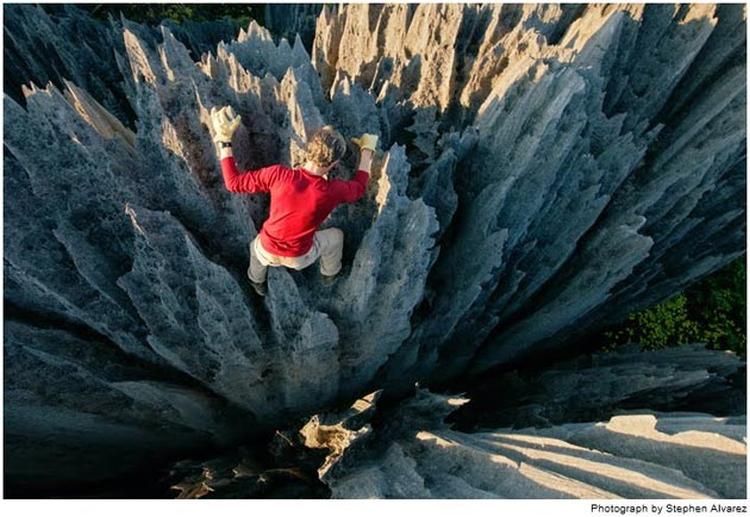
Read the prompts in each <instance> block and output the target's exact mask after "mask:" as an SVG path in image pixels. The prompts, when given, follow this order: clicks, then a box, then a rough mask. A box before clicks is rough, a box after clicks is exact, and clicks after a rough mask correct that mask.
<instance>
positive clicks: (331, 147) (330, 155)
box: [305, 126, 346, 167]
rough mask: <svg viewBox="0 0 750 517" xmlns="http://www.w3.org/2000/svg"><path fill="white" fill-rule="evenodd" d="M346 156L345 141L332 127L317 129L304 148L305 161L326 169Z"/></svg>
mask: <svg viewBox="0 0 750 517" xmlns="http://www.w3.org/2000/svg"><path fill="white" fill-rule="evenodd" d="M344 154H346V140H344V137H343V136H341V133H339V132H338V131H336V129H334V127H333V126H322V127H319V128H318V129H317V130H316V131H315V133H313V135H312V137H311V138H310V140H309V141H308V142H307V145H306V146H305V159H306V160H309V161H311V162H312V163H314V164H315V165H319V166H321V167H328V166H329V165H331V164H332V163H333V162H335V161H336V160H339V159H341V158H342V157H343V156H344Z"/></svg>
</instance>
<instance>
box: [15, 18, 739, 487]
mask: <svg viewBox="0 0 750 517" xmlns="http://www.w3.org/2000/svg"><path fill="white" fill-rule="evenodd" d="M4 12H5V13H6V16H5V37H6V41H11V43H12V44H11V45H6V54H5V58H6V61H5V62H6V67H7V68H6V70H10V73H9V74H8V73H6V77H7V76H8V75H10V77H11V79H10V81H11V83H10V86H8V83H6V95H5V97H4V106H3V110H4V115H5V118H4V132H5V141H4V145H5V153H4V156H5V167H4V171H5V225H4V230H5V234H4V249H5V255H4V274H5V292H4V298H5V308H6V336H5V340H6V347H5V354H6V362H5V364H6V371H5V378H6V383H7V384H8V385H10V386H13V387H14V388H13V389H12V390H9V391H8V390H6V399H5V404H6V419H5V425H6V446H7V447H8V448H7V449H6V450H7V451H9V452H8V454H7V456H6V459H7V464H8V465H9V467H8V469H9V472H19V473H20V472H23V473H24V476H26V478H25V479H28V480H32V481H33V480H34V478H35V476H37V475H38V476H40V477H41V476H42V475H43V474H44V473H49V472H51V471H50V470H49V465H48V462H49V461H52V459H51V458H52V456H55V455H56V452H55V451H58V450H61V449H62V448H65V447H66V444H69V443H70V439H71V436H73V435H75V438H76V439H77V440H78V441H77V443H78V447H79V448H84V449H86V448H87V447H88V445H91V449H90V450H94V449H93V447H94V446H95V445H97V444H99V445H101V446H102V447H111V446H113V444H114V443H115V442H116V443H117V444H118V447H122V449H123V450H134V451H140V453H139V454H130V455H129V456H128V457H127V458H125V459H123V462H122V463H121V464H120V465H121V467H122V469H123V470H125V469H127V468H129V467H134V466H135V465H136V464H137V463H139V462H140V461H141V459H142V458H144V457H146V456H149V454H150V452H149V451H152V450H154V447H158V448H163V450H164V451H165V452H169V453H175V454H176V453H178V452H179V451H180V450H182V448H183V447H191V446H196V447H197V446H199V445H200V444H204V443H207V442H208V443H214V444H216V443H222V441H224V440H227V439H230V438H226V437H227V436H230V437H231V436H232V435H236V434H245V433H253V432H258V431H261V430H266V429H269V428H272V427H273V426H278V425H284V424H287V423H289V422H291V421H292V419H294V418H298V417H302V416H304V415H309V414H310V413H312V412H316V411H319V410H321V409H322V408H325V407H329V406H331V405H332V404H336V403H340V402H342V401H348V400H352V399H353V398H356V397H358V396H362V395H364V394H365V393H368V392H370V391H372V390H375V389H379V388H386V387H387V388H395V389H397V390H399V389H408V388H409V387H411V386H412V384H413V383H414V382H415V381H420V382H422V383H423V384H424V385H429V384H430V383H431V382H435V381H443V380H446V379H455V378H457V377H460V376H463V375H466V374H476V373H481V372H485V371H486V370H488V369H490V368H492V367H495V366H498V365H507V364H509V363H511V362H513V361H516V360H519V359H521V358H523V357H541V356H543V354H544V353H545V350H546V349H549V348H553V347H554V348H556V349H557V350H565V349H570V350H573V349H574V346H573V345H574V343H575V340H577V339H579V338H580V337H581V336H583V335H585V333H587V332H591V331H593V330H595V329H597V328H599V327H601V326H602V325H606V324H608V323H611V322H613V321H617V320H618V319H620V318H623V317H624V316H625V315H626V314H627V313H628V312H629V311H632V310H635V309H639V308H641V307H644V306H646V305H648V304H650V303H653V302H656V301H659V300H661V299H663V298H664V297H666V296H668V295H670V294H673V293H674V292H676V291H679V290H680V289H682V288H683V287H685V286H686V285H688V284H689V283H690V282H692V281H694V280H696V279H698V278H700V277H701V276H703V275H705V274H708V273H710V272H712V271H713V270H715V269H717V268H719V267H721V266H722V265H723V264H725V263H727V262H729V261H730V260H732V259H734V258H735V257H737V256H738V255H740V254H741V253H742V252H743V250H744V242H745V241H744V232H745V227H744V220H745V206H744V198H743V197H742V195H741V194H742V193H743V192H744V189H745V173H744V171H745V162H746V156H745V140H746V120H745V105H746V84H745V69H746V63H745V61H746V56H745V40H746V34H745V24H744V17H745V12H744V9H743V7H742V6H739V5H727V6H719V7H717V6H713V5H705V4H701V5H694V6H689V5H681V6H666V5H655V6H644V5H637V6H626V5H609V6H590V7H586V8H581V7H574V6H565V7H558V6H544V5H534V6H518V5H456V4H452V5H420V6H416V5H385V6H383V5H349V6H343V7H341V9H340V10H337V11H335V12H331V11H330V10H328V9H327V8H324V9H323V11H322V12H321V14H320V16H319V18H318V22H317V26H316V36H315V41H314V45H313V51H312V57H311V56H310V55H309V54H308V53H307V51H306V50H305V47H304V45H303V44H302V41H301V39H300V38H299V37H297V38H295V40H294V42H292V44H290V43H289V41H288V40H286V39H280V40H278V43H277V42H276V41H274V39H273V37H272V35H271V33H270V32H269V31H267V30H266V29H264V28H262V27H260V26H258V25H257V24H256V23H254V22H253V23H251V24H250V26H249V27H248V28H247V29H246V30H242V31H241V32H240V33H239V35H238V36H237V38H236V39H234V40H232V41H224V42H222V43H219V44H218V45H217V46H216V47H215V49H214V50H212V51H211V52H209V53H204V54H202V55H200V57H199V56H198V55H197V52H195V50H194V49H195V48H198V49H199V50H201V49H202V48H203V46H205V45H206V41H209V40H210V37H209V36H205V37H204V36H202V35H201V31H202V30H203V29H201V28H200V27H199V26H192V27H181V30H182V34H181V36H180V37H181V39H182V41H184V42H188V45H193V46H194V49H193V50H194V51H193V53H192V54H191V51H190V50H191V49H190V48H188V47H187V46H186V45H185V44H184V43H183V42H181V41H180V39H178V38H177V37H176V34H175V33H174V31H172V30H170V28H169V27H167V26H162V27H161V28H160V30H159V32H158V33H156V32H155V31H154V30H153V29H152V28H149V27H144V26H140V25H138V24H135V23H132V22H130V21H128V20H125V19H121V20H119V21H113V20H111V21H110V23H109V24H108V25H107V24H104V23H99V22H95V21H93V20H89V19H85V18H84V17H83V15H82V14H81V12H80V11H78V10H70V11H69V12H68V13H67V16H66V17H63V18H60V19H58V18H50V17H48V16H46V15H44V14H43V12H42V11H41V10H39V9H38V8H33V7H30V6H5V7H4ZM39 34H41V35H43V38H42V40H39V39H38V38H37V37H35V36H33V35H39ZM207 34H208V33H207ZM39 41H43V42H44V45H39V44H38V42H39ZM79 42H80V44H79ZM190 42H193V43H190ZM212 49H213V47H212ZM29 80H33V81H36V82H38V83H39V85H36V84H31V85H25V87H24V89H23V96H24V99H23V100H24V102H23V103H20V102H19V100H20V99H19V96H18V95H15V94H14V93H13V91H8V90H9V88H10V89H11V90H12V88H11V87H13V88H14V87H15V86H17V85H18V84H26V82H27V81H29ZM14 81H15V82H14ZM48 81H51V82H48ZM14 85H15V86H14ZM226 104H230V105H232V106H233V107H234V109H235V110H236V111H237V112H238V113H239V114H241V115H242V120H243V125H242V126H241V127H240V129H239V130H238V132H237V134H236V137H235V142H234V144H235V155H236V156H237V159H238V163H239V166H240V167H242V168H253V167H259V166H262V165H267V164H269V163H273V162H284V163H287V164H295V163H297V162H298V160H299V159H300V157H301V149H302V146H303V145H304V142H305V140H306V138H307V136H308V135H309V134H310V133H311V131H313V130H314V129H315V128H317V127H318V126H320V125H322V124H324V123H333V124H335V125H336V126H337V127H339V128H340V130H341V131H342V133H343V134H344V135H345V136H347V137H352V136H355V135H356V134H359V133H361V132H363V131H369V132H375V133H378V134H379V135H380V136H381V142H382V149H383V151H382V152H378V153H377V156H376V160H375V164H374V170H373V174H372V178H371V181H370V185H369V187H368V191H367V194H366V197H365V199H364V200H363V201H360V202H359V203H357V204H356V205H353V206H344V207H341V208H340V209H339V210H337V211H336V212H335V213H334V214H332V216H331V218H330V220H329V221H328V222H327V223H326V224H330V225H335V226H338V227H341V228H342V229H343V230H344V231H345V234H346V242H345V267H344V269H343V271H342V273H341V274H340V278H339V279H338V281H337V283H336V284H335V285H334V286H333V287H332V288H329V287H326V286H323V285H321V283H320V281H319V275H318V273H317V271H315V268H310V269H309V270H306V271H303V272H290V271H286V270H279V269H274V270H272V271H271V272H270V274H269V296H267V297H266V298H265V299H263V300H260V299H258V298H257V297H255V295H254V294H252V293H251V291H250V290H249V289H248V286H247V281H246V278H245V268H246V262H247V253H248V250H247V243H248V242H249V240H250V239H252V238H253V237H254V236H255V234H256V231H257V229H258V228H260V225H261V224H262V221H263V219H264V218H265V213H266V206H267V198H264V197H263V196H237V195H230V194H229V193H228V192H226V190H225V189H224V188H223V184H222V182H221V178H220V174H219V167H218V162H217V159H216V156H215V153H214V149H213V145H212V143H211V135H210V130H209V129H208V125H209V124H208V121H209V117H208V111H209V110H210V108H212V107H214V106H221V105H226ZM351 150H352V151H354V148H353V147H352V149H351ZM354 154H355V153H354V152H350V153H349V155H348V157H347V159H346V160H345V162H344V163H343V164H342V166H341V167H340V171H339V174H340V175H342V176H344V177H350V176H351V174H352V173H353V169H354V167H355V163H354V160H355V157H354ZM84 344H85V347H86V349H87V350H88V352H87V354H88V355H81V354H80V353H78V352H75V350H80V349H81V348H82V347H84ZM16 358H19V359H16ZM71 361H72V363H73V365H74V366H71V365H69V363H70V362H71ZM131 361H133V362H136V363H137V364H138V365H141V366H139V367H138V368H135V369H132V370H129V371H128V374H127V375H124V374H121V373H119V372H117V374H116V375H115V373H112V372H110V368H111V369H113V370H117V369H118V368H119V367H120V366H125V365H129V364H130V362H131ZM81 362H83V363H81ZM32 363H33V365H34V369H35V370H34V375H33V376H30V375H28V372H27V368H28V367H29V365H30V364H32ZM84 363H85V364H84ZM110 363H113V364H110ZM71 369H73V370H75V371H77V372H80V374H79V375H78V377H77V380H76V381H75V382H70V383H66V382H64V381H63V379H64V378H65V375H66V374H67V373H68V372H70V371H72V370H71ZM122 383H125V386H126V388H124V389H123V388H122ZM113 384H117V385H119V386H120V388H113V386H112V385H113ZM49 386H54V387H55V389H54V390H51V389H48V388H47V387H49ZM167 386H169V388H168V387H167ZM29 393H31V394H33V396H30V395H29ZM84 394H85V396H84ZM84 401H85V402H84ZM222 405H227V406H228V407H231V408H232V410H231V411H223V410H221V411H217V410H216V409H215V408H216V407H221V406H222ZM136 406H137V409H133V410H132V411H131V410H130V409H128V408H131V407H136ZM134 413H135V414H134ZM166 414H169V417H167V416H165V415H166ZM196 415H203V416H200V417H197V416H196ZM205 415H211V418H208V417H204V416H205ZM230 415H232V416H231V417H230ZM136 417H137V418H136ZM235 418H241V421H242V423H241V424H237V420H235ZM198 421H200V422H204V423H203V424H201V425H198V426H197V428H196V425H197V424H196V422H198ZM34 422H37V423H39V422H55V425H54V426H52V427H51V428H47V427H45V426H41V425H37V424H35V423H34ZM112 422H117V424H113V423H112ZM166 422H168V424H167V423H166ZM206 422H212V423H211V424H210V425H209V424H208V423H206ZM165 425H169V426H174V427H175V428H179V429H180V430H181V431H180V432H179V433H177V431H175V432H176V433H177V434H179V438H170V439H169V440H168V442H169V443H165V440H164V438H165V433H164V432H163V426H165ZM111 426H114V427H111ZM84 428H85V429H84ZM125 428H127V429H125ZM50 429H53V431H50ZM110 429H112V430H113V432H112V436H110V434H109V430H110ZM131 430H132V433H131V432H130V431H131ZM114 437H117V438H114ZM39 444H47V445H48V448H45V447H47V445H45V447H42V446H39V447H37V445H39ZM125 444H127V447H130V448H131V449H127V447H125ZM67 450H71V451H72V449H67ZM88 450H89V449H87V451H88ZM31 451H33V454H32V452H31ZM56 461H58V463H57V464H56V468H57V470H58V471H60V470H65V469H67V468H69V467H70V468H71V469H73V470H72V472H75V469H74V468H73V467H75V465H73V464H74V463H75V462H76V458H75V454H74V453H73V452H71V453H70V454H67V455H58V456H56ZM92 461H93V460H92ZM94 463H95V462H94ZM89 465H91V464H89ZM102 468H103V466H101V465H94V467H92V470H91V471H90V472H80V473H79V474H71V477H75V476H76V475H78V476H79V478H78V479H79V480H80V479H84V478H91V479H93V478H97V476H99V475H100V471H101V470H102ZM97 469H99V470H97ZM19 475H20V474H19ZM685 486H688V485H685ZM690 486H693V485H690ZM686 489H687V488H686ZM696 490H697V489H696ZM712 490H713V489H712ZM717 493H718V492H717Z"/></svg>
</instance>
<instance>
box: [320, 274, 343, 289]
mask: <svg viewBox="0 0 750 517" xmlns="http://www.w3.org/2000/svg"><path fill="white" fill-rule="evenodd" d="M338 277H339V276H338V275H320V283H321V284H322V285H323V287H331V286H332V285H333V284H335V283H336V279H337V278H338Z"/></svg>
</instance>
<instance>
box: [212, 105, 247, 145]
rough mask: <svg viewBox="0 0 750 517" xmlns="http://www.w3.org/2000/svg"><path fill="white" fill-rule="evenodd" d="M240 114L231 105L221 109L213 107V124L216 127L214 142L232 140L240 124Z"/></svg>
mask: <svg viewBox="0 0 750 517" xmlns="http://www.w3.org/2000/svg"><path fill="white" fill-rule="evenodd" d="M240 120H241V119H240V116H239V115H236V114H235V113H234V110H233V109H232V107H231V106H224V107H223V108H221V109H218V110H217V109H216V108H215V107H214V108H211V125H212V126H213V128H214V142H216V143H217V144H218V143H220V142H229V143H231V142H232V135H233V134H234V132H235V131H236V130H237V128H238V127H239V125H240Z"/></svg>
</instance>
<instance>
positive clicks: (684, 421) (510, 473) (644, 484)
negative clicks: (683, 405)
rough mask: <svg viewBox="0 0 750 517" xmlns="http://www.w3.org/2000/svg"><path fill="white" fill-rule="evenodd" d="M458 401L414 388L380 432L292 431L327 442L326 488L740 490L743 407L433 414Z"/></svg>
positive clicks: (611, 493)
mask: <svg viewBox="0 0 750 517" xmlns="http://www.w3.org/2000/svg"><path fill="white" fill-rule="evenodd" d="M466 402H467V400H466V399H462V398H459V397H453V398H451V397H446V396H438V395H434V394H431V393H429V392H427V391H426V390H422V391H418V392H417V394H416V395H415V397H414V398H412V399H408V400H407V401H405V402H403V403H402V404H401V405H400V406H399V407H398V408H396V409H395V410H393V411H392V412H391V414H389V415H388V417H387V423H386V424H385V425H383V426H381V427H380V428H379V429H377V430H374V431H373V430H372V428H371V427H370V426H369V425H367V424H365V425H362V424H363V423H362V421H356V422H355V421H353V420H352V417H351V416H349V415H343V416H340V415H330V416H329V417H328V419H329V420H330V419H333V420H336V419H339V422H337V423H336V424H334V425H331V424H328V425H323V424H321V423H320V422H321V418H326V417H325V416H323V417H321V416H317V415H316V416H315V417H314V418H313V419H311V420H310V422H308V423H307V424H306V425H305V426H304V427H303V428H302V429H301V430H300V433H301V434H302V435H303V437H304V440H305V444H306V445H308V446H309V447H314V448H323V449H327V450H328V451H329V455H328V457H327V459H326V461H325V463H324V465H323V467H321V469H320V470H319V473H320V477H321V479H322V480H323V481H324V482H325V483H326V484H327V485H328V486H329V487H330V488H331V492H332V496H333V497H335V498H358V499H363V498H409V499H413V498H480V499H483V498H512V499H526V498H566V499H567V498H584V499H609V498H623V497H624V498H637V499H650V498H655V499H668V498H682V499H684V498H687V499H699V498H706V497H709V498H714V497H720V498H744V497H745V484H746V479H747V472H746V454H747V445H746V442H745V439H746V436H747V434H746V421H745V417H744V416H742V417H729V418H716V417H713V416H711V415H708V414H705V413H653V412H650V413H642V412H636V413H634V414H627V415H619V416H615V417H612V418H610V419H609V421H607V422H598V423H581V424H563V425H560V426H554V427H551V428H546V429H535V428H526V429H519V430H511V429H496V430H492V431H485V432H481V433H472V434H466V433H462V432H458V431H455V430H452V429H449V428H448V426H446V425H445V424H443V423H442V419H443V417H444V416H445V415H446V414H448V413H450V412H451V411H453V410H454V409H456V408H457V407H458V406H460V405H461V404H464V403H466ZM359 426H361V427H359ZM332 430H338V432H332Z"/></svg>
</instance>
